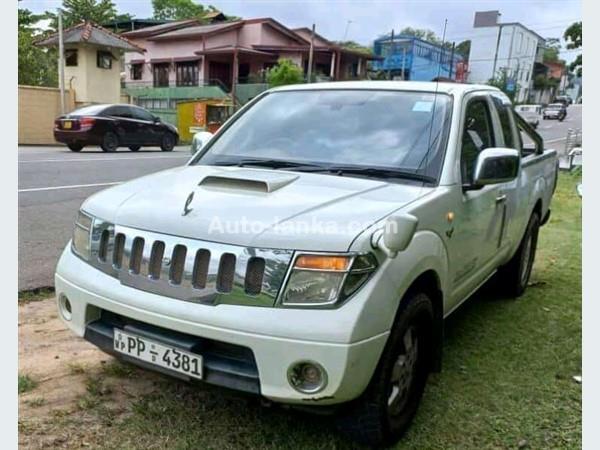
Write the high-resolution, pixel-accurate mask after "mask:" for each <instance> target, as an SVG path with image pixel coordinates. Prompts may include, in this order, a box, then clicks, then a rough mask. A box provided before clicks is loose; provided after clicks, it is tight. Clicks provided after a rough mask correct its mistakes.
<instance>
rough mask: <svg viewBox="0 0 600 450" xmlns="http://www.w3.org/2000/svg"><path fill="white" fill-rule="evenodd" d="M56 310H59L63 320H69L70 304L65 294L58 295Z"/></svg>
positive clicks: (70, 315) (70, 313) (70, 314)
mask: <svg viewBox="0 0 600 450" xmlns="http://www.w3.org/2000/svg"><path fill="white" fill-rule="evenodd" d="M58 309H59V310H60V314H61V315H62V316H63V319H65V320H67V321H68V320H71V317H72V312H71V302H70V301H69V299H68V298H67V296H66V295H65V294H60V296H59V297H58Z"/></svg>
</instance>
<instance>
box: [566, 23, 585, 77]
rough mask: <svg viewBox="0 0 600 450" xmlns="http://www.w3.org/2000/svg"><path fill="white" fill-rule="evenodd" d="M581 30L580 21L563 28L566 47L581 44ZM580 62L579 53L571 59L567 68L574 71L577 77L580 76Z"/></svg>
mask: <svg viewBox="0 0 600 450" xmlns="http://www.w3.org/2000/svg"><path fill="white" fill-rule="evenodd" d="M581 31H582V27H581V22H575V23H573V24H571V25H570V26H569V28H567V29H566V30H565V34H564V35H563V37H564V38H565V40H566V41H567V48H568V49H575V48H580V47H581V46H582V45H583V36H582V34H581ZM582 64H583V58H582V57H581V54H579V55H577V58H575V61H573V62H572V63H571V64H570V65H569V69H570V70H571V71H573V72H576V73H577V76H578V77H581V74H582V67H581V66H582Z"/></svg>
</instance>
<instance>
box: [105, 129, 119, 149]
mask: <svg viewBox="0 0 600 450" xmlns="http://www.w3.org/2000/svg"><path fill="white" fill-rule="evenodd" d="M100 147H101V148H102V150H103V151H105V152H115V151H117V148H118V147H119V137H118V136H117V135H116V134H115V133H113V132H112V131H108V132H106V133H105V134H104V138H103V139H102V145H100Z"/></svg>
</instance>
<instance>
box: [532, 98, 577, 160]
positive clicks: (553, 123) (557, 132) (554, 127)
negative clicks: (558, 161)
mask: <svg viewBox="0 0 600 450" xmlns="http://www.w3.org/2000/svg"><path fill="white" fill-rule="evenodd" d="M569 128H581V105H571V106H569V107H568V108H567V117H566V118H565V120H563V121H562V122H559V121H558V120H540V124H539V125H538V128H537V132H538V133H539V134H540V135H541V136H542V137H543V138H544V145H545V146H546V148H554V149H556V150H559V149H560V147H561V146H564V145H565V137H566V135H567V131H568V129H569Z"/></svg>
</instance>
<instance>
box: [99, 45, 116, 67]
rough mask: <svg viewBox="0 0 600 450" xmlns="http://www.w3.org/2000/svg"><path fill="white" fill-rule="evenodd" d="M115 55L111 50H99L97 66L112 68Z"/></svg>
mask: <svg viewBox="0 0 600 450" xmlns="http://www.w3.org/2000/svg"><path fill="white" fill-rule="evenodd" d="M112 60H113V55H112V53H111V52H105V51H102V50H98V53H97V55H96V66H97V67H99V68H100V69H108V70H110V69H112Z"/></svg>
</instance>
